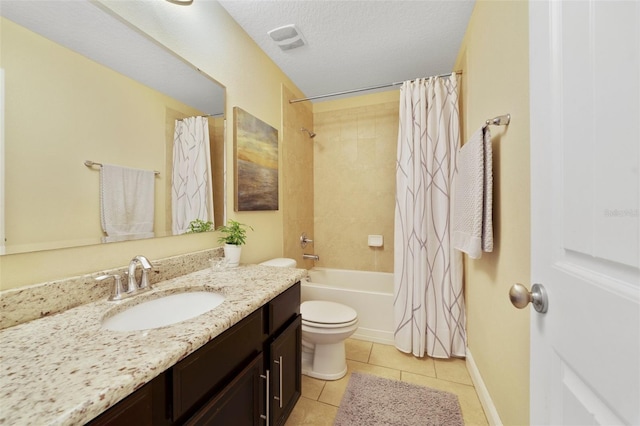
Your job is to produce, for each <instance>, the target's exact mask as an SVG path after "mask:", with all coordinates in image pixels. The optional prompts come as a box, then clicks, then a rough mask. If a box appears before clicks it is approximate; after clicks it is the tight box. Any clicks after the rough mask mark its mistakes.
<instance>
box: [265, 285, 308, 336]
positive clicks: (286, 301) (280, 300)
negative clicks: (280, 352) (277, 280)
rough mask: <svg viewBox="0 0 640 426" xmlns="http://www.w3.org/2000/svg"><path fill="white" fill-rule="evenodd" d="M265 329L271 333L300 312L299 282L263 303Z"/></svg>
mask: <svg viewBox="0 0 640 426" xmlns="http://www.w3.org/2000/svg"><path fill="white" fill-rule="evenodd" d="M265 314H266V315H267V318H266V323H267V324H266V326H267V328H266V331H267V334H269V335H271V334H273V333H275V332H276V331H277V330H279V329H280V328H281V327H282V326H284V325H285V324H286V323H288V322H289V320H291V319H292V318H294V317H296V316H297V315H299V314H300V282H297V283H295V284H294V285H293V286H292V287H290V288H288V289H287V290H285V291H284V293H282V294H280V295H278V296H277V297H276V298H275V299H273V300H272V301H270V302H269V303H267V304H266V305H265Z"/></svg>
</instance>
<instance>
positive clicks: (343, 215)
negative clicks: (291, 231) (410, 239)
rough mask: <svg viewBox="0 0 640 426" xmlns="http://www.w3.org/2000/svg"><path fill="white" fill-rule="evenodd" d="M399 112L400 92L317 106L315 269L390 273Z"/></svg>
mask: <svg viewBox="0 0 640 426" xmlns="http://www.w3.org/2000/svg"><path fill="white" fill-rule="evenodd" d="M398 108H399V91H398V90H393V91H389V92H382V93H376V94H370V95H364V96H357V97H353V98H347V99H340V100H334V101H325V102H320V103H316V104H314V109H313V111H314V126H315V127H314V131H315V132H316V133H317V136H316V137H315V139H314V142H313V144H314V149H315V151H314V192H315V194H314V205H315V207H314V208H315V235H314V241H315V247H314V248H315V253H316V254H317V255H319V256H320V262H317V265H318V266H324V267H332V268H341V269H356V270H365V271H380V272H393V227H394V225H393V223H394V209H395V193H396V186H395V173H396V146H397V139H398ZM373 234H377V235H382V236H383V238H384V246H383V247H380V248H372V247H369V246H368V243H367V236H368V235H373Z"/></svg>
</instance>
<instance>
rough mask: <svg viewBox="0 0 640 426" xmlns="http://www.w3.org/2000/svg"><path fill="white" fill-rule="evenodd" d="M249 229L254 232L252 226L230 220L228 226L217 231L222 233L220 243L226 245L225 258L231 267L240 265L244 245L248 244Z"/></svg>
mask: <svg viewBox="0 0 640 426" xmlns="http://www.w3.org/2000/svg"><path fill="white" fill-rule="evenodd" d="M247 228H249V229H251V230H252V231H253V228H252V227H251V226H249V225H245V224H243V223H240V222H236V221H235V220H233V219H229V220H227V224H226V225H222V226H220V227H218V229H217V231H220V232H221V233H222V236H221V237H220V238H218V242H220V243H224V257H225V258H227V266H229V267H232V268H234V267H236V266H238V265H239V264H240V254H241V252H242V245H243V244H245V243H246V242H247Z"/></svg>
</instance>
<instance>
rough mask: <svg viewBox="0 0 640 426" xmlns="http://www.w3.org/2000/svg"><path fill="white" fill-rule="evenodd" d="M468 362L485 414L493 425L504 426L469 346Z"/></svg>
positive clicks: (468, 368)
mask: <svg viewBox="0 0 640 426" xmlns="http://www.w3.org/2000/svg"><path fill="white" fill-rule="evenodd" d="M466 362H467V370H468V371H469V375H470V376H471V381H472V382H473V386H474V387H475V388H476V393H477V394H478V398H479V399H480V404H482V408H483V409H484V414H485V415H486V416H487V421H488V422H489V424H490V425H491V426H502V420H500V416H499V415H498V410H496V406H495V405H493V400H492V399H491V395H489V391H488V390H487V387H486V386H485V385H484V381H483V380H482V376H481V375H480V370H478V366H477V365H476V363H475V361H474V360H473V356H472V355H471V351H470V350H469V348H467V361H466Z"/></svg>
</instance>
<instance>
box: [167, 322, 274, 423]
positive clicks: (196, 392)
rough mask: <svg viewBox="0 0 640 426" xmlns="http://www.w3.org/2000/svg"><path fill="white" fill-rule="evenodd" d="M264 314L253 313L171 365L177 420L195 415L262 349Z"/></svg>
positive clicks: (175, 420)
mask: <svg viewBox="0 0 640 426" xmlns="http://www.w3.org/2000/svg"><path fill="white" fill-rule="evenodd" d="M262 316H263V315H262V312H261V311H260V310H258V311H256V312H254V313H252V314H251V315H249V316H248V317H247V318H245V319H244V320H242V321H240V322H239V323H238V324H236V325H235V326H233V327H231V328H230V329H229V330H227V331H225V332H224V333H222V334H221V335H220V336H218V337H216V338H215V339H213V340H212V341H211V342H209V343H207V344H206V345H205V346H203V347H202V348H200V349H198V350H197V351H195V352H194V353H192V354H191V355H189V356H188V357H187V358H185V359H183V360H182V361H180V362H178V363H177V364H176V365H174V366H173V368H171V370H170V374H171V377H172V382H173V386H172V387H173V389H172V390H173V416H172V419H173V421H174V422H176V423H178V424H181V423H183V422H184V421H185V419H187V418H189V417H191V416H192V415H193V413H195V412H196V411H198V408H199V407H200V406H202V404H204V403H206V402H207V401H209V400H210V399H211V398H212V397H214V396H215V395H216V394H217V393H218V392H220V391H222V389H223V388H224V387H225V386H227V385H228V384H229V383H230V382H231V381H232V380H233V378H234V377H235V376H237V375H238V374H240V372H241V371H242V370H243V368H245V367H246V365H247V364H249V362H251V360H252V359H254V358H255V357H256V355H258V354H259V353H260V352H262V346H263V341H264V337H265V336H264V335H263V331H262V330H263V324H262Z"/></svg>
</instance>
